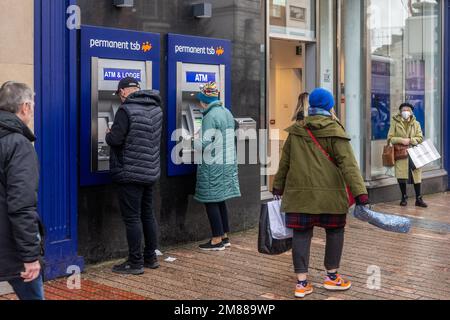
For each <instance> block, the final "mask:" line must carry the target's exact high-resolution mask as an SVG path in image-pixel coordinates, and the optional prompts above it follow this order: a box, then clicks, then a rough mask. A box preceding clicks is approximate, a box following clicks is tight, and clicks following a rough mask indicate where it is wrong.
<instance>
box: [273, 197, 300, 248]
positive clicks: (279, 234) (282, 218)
mask: <svg viewBox="0 0 450 320" xmlns="http://www.w3.org/2000/svg"><path fill="white" fill-rule="evenodd" d="M267 206H268V210H269V223H270V231H271V232H272V237H273V238H274V239H276V240H284V239H289V238H292V237H293V234H294V231H293V229H290V228H286V214H285V213H284V212H281V200H274V201H271V202H269V203H267Z"/></svg>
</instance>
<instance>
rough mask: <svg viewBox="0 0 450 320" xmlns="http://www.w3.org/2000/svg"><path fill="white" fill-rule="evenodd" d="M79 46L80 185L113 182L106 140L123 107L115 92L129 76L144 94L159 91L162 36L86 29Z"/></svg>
mask: <svg viewBox="0 0 450 320" xmlns="http://www.w3.org/2000/svg"><path fill="white" fill-rule="evenodd" d="M80 48H81V55H80V56H81V60H80V64H81V66H80V67H81V79H80V91H81V112H80V114H81V119H80V184H81V185H82V186H91V185H101V184H109V183H110V182H111V178H110V174H109V169H110V168H109V158H110V151H111V150H110V148H109V146H108V145H107V143H106V141H105V137H106V133H107V131H108V129H110V128H111V126H112V124H113V122H114V117H115V115H116V113H117V111H118V109H119V107H120V105H121V101H120V98H119V97H118V96H116V95H114V93H115V92H116V90H117V87H118V84H119V81H120V80H121V79H123V78H126V77H133V78H136V79H137V80H138V81H139V83H140V85H141V88H142V89H143V90H150V89H155V90H159V72H160V35H159V34H154V33H148V32H136V31H130V30H121V29H111V28H100V27H92V26H82V28H81V46H80Z"/></svg>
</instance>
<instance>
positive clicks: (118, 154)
mask: <svg viewBox="0 0 450 320" xmlns="http://www.w3.org/2000/svg"><path fill="white" fill-rule="evenodd" d="M116 94H117V95H118V96H119V98H120V99H121V101H122V106H121V107H120V108H119V110H118V111H117V114H116V117H115V119H114V124H113V126H112V128H111V131H110V132H109V133H108V134H107V135H106V142H107V143H108V145H109V146H110V147H111V157H110V165H111V175H112V180H113V182H114V183H116V184H117V185H118V190H119V202H120V209H121V211H122V217H123V220H124V223H125V226H126V234H127V240H128V250H129V257H128V260H127V261H126V262H124V263H123V264H120V265H117V266H114V267H113V272H115V273H120V274H133V275H139V274H143V273H144V267H146V268H150V269H156V268H158V267H159V264H158V259H157V256H156V253H155V250H156V248H157V224H156V219H155V216H154V214H153V208H152V190H153V185H154V183H155V182H156V181H158V179H159V177H160V174H161V173H160V146H161V133H162V121H163V113H162V109H161V98H160V96H159V92H157V91H141V90H140V86H139V82H138V81H137V80H136V79H133V78H125V79H123V80H121V81H120V83H119V88H118V90H117V92H116ZM142 231H143V233H144V240H145V249H144V253H142Z"/></svg>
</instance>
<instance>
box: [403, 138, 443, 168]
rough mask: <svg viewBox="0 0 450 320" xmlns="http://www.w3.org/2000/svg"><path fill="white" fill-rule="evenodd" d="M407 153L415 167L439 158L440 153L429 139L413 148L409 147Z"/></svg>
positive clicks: (423, 165)
mask: <svg viewBox="0 0 450 320" xmlns="http://www.w3.org/2000/svg"><path fill="white" fill-rule="evenodd" d="M408 153H409V156H410V157H411V160H412V162H413V163H414V166H415V167H416V169H420V168H423V167H425V166H426V165H427V164H429V163H432V162H434V161H436V160H439V159H440V158H441V155H440V154H439V152H438V151H437V149H436V147H435V146H434V145H433V142H432V141H431V140H426V141H425V142H423V143H421V144H419V145H417V146H415V147H413V148H409V149H408Z"/></svg>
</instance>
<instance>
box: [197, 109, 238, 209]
mask: <svg viewBox="0 0 450 320" xmlns="http://www.w3.org/2000/svg"><path fill="white" fill-rule="evenodd" d="M203 116H204V118H203V125H202V131H201V141H200V139H198V140H197V141H196V142H195V146H196V149H197V150H200V149H201V150H202V151H203V158H202V163H201V164H199V165H198V170H197V187H196V191H195V196H194V199H195V200H197V201H199V202H202V203H213V202H222V201H225V200H228V199H231V198H237V197H240V196H241V192H240V188H239V177H238V165H237V156H236V146H235V139H234V137H235V135H234V130H235V123H234V117H233V115H232V114H231V112H230V111H229V110H228V109H226V108H225V107H224V106H223V104H222V102H221V101H215V102H213V103H211V104H210V105H209V106H208V108H207V109H205V110H204V111H203ZM200 143H201V146H200Z"/></svg>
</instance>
